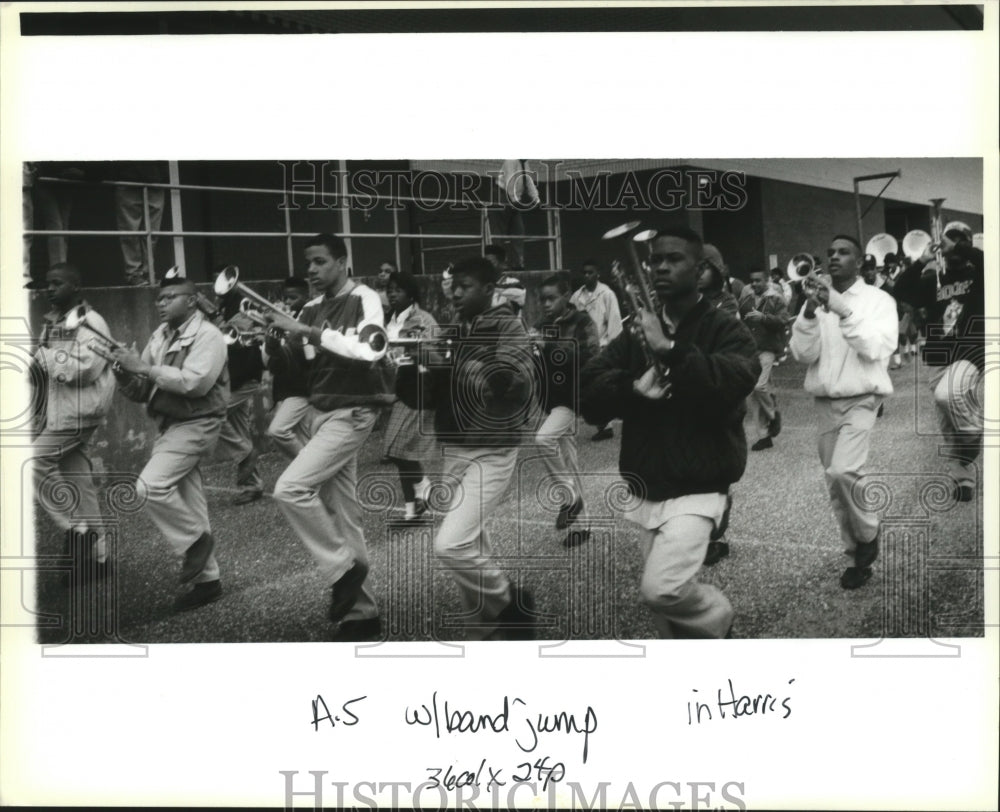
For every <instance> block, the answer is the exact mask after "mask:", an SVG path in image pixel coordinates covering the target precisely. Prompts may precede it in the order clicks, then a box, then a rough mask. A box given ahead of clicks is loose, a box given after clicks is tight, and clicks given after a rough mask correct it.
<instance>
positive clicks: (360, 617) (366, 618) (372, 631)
mask: <svg viewBox="0 0 1000 812" xmlns="http://www.w3.org/2000/svg"><path fill="white" fill-rule="evenodd" d="M305 258H306V262H307V263H308V277H309V282H310V285H311V287H312V289H313V291H314V292H316V293H318V294H319V295H318V296H317V297H316V298H315V299H312V300H311V301H310V302H308V303H307V304H306V305H305V307H303V308H302V312H301V313H300V315H299V319H298V320H296V319H293V318H292V317H291V316H287V315H285V314H283V313H277V312H272V313H270V314H268V320H269V321H270V322H271V324H272V325H273V326H274V327H277V328H278V329H279V330H283V331H284V332H285V333H286V334H287V340H286V341H285V342H284V343H282V342H280V341H279V340H277V339H276V338H274V337H268V338H267V339H266V341H265V349H266V352H267V355H268V356H269V361H268V363H269V365H270V367H271V369H272V370H275V371H278V372H287V373H289V374H292V375H301V376H304V378H305V381H306V388H307V391H308V397H309V410H308V411H307V413H306V415H305V418H304V419H303V423H302V426H303V429H304V430H305V432H306V434H307V436H308V437H309V441H308V443H307V444H306V446H305V447H304V448H303V449H302V450H301V451H300V452H299V453H298V455H297V456H296V457H295V459H294V460H292V462H291V463H290V464H289V466H288V468H286V469H285V471H284V473H283V474H282V475H281V477H279V479H278V482H277V484H276V485H275V486H274V498H275V500H276V501H277V503H278V506H279V507H280V508H281V512H282V513H284V514H285V518H286V519H287V520H288V523H289V524H290V525H291V526H292V529H293V530H295V533H296V535H298V537H299V539H301V541H302V543H303V544H304V545H305V547H306V549H308V550H309V552H310V553H312V555H313V558H315V559H316V562H317V564H318V566H319V569H320V572H321V573H322V574H323V576H324V577H325V578H326V579H327V580H328V581H329V582H330V583H331V584H332V585H333V586H332V588H331V598H330V608H329V618H330V620H331V621H332V622H334V623H339V624H340V625H339V627H338V629H337V631H336V632H335V639H337V640H344V641H347V640H363V639H366V638H370V637H373V636H376V635H378V634H380V633H381V628H382V623H381V619H380V617H379V613H378V607H377V605H376V603H375V598H374V596H373V595H372V593H371V592H370V591H369V590H368V589H367V588H366V587H365V579H366V578H367V576H368V550H367V548H366V546H365V537H364V530H363V526H362V511H361V505H360V504H359V503H358V495H357V479H358V469H357V466H358V451H359V450H360V449H361V447H362V446H363V445H364V443H365V442H366V441H367V439H368V437H369V435H370V434H371V431H372V428H373V427H374V426H375V419H376V416H377V414H378V411H377V410H378V408H379V407H381V406H384V405H386V404H388V403H390V402H391V401H392V399H393V395H392V394H391V393H390V391H389V385H390V376H389V374H388V373H387V369H386V366H385V365H383V364H382V363H376V362H380V361H381V359H382V357H383V356H384V355H385V349H384V348H382V349H381V350H378V351H377V350H375V349H373V348H372V346H371V344H370V343H369V339H370V338H371V337H372V336H374V335H376V334H380V333H382V332H383V324H384V321H383V314H382V302H381V301H380V299H379V296H378V294H377V293H376V292H375V291H374V290H372V289H371V288H369V287H367V286H365V285H359V284H355V283H354V282H353V281H352V280H351V279H350V278H349V276H348V273H347V246H346V245H345V243H344V241H343V240H342V239H341V238H340V237H338V236H335V235H333V234H317V235H316V236H315V237H313V238H312V239H310V240H309V242H308V243H307V244H306V248H305ZM303 338H305V339H306V340H307V341H308V344H307V345H306V346H303V345H302V343H301V342H302V339H303ZM309 356H312V358H310V357H309Z"/></svg>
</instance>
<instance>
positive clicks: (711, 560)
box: [704, 541, 729, 567]
mask: <svg viewBox="0 0 1000 812" xmlns="http://www.w3.org/2000/svg"><path fill="white" fill-rule="evenodd" d="M727 555H729V542H726V541H710V542H708V549H707V550H705V561H704V564H705V566H706V567H711V566H712V565H713V564H718V563H719V562H720V561H721V560H722V559H723V558H725V557H726V556H727Z"/></svg>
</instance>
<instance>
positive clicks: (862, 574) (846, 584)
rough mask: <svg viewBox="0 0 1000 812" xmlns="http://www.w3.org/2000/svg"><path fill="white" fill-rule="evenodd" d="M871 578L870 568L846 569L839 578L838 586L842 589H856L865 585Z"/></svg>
mask: <svg viewBox="0 0 1000 812" xmlns="http://www.w3.org/2000/svg"><path fill="white" fill-rule="evenodd" d="M871 577H872V568H871V567H848V568H847V569H846V570H844V574H843V575H841V576H840V585H841V586H842V587H843V588H844V589H857V588H858V587H860V586H864V585H865V584H867V583H868V581H869V579H870V578H871Z"/></svg>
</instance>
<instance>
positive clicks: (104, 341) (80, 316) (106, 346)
mask: <svg viewBox="0 0 1000 812" xmlns="http://www.w3.org/2000/svg"><path fill="white" fill-rule="evenodd" d="M66 327H67V329H69V330H76V329H77V328H79V327H86V328H87V329H88V330H90V332H92V333H93V334H94V335H95V336H96V337H97V338H96V339H91V340H90V341H88V342H87V346H88V347H89V348H90V350H91V351H92V352H93V353H94V354H95V355H99V356H100V357H101V358H103V359H104V360H105V361H107V362H108V363H110V364H111V369H112V370H114V371H115V372H117V373H118V374H119V375H122V374H134V375H135V376H136V377H137V378H145V377H146V376H145V375H139V374H138V373H126V372H125V369H124V368H123V367H122V365H121V364H120V363H119V362H118V361H117V360H116V359H115V357H114V356H113V355H112V354H111V350H127V349H128V347H126V346H125V345H124V344H122V343H120V342H118V341H115V340H114V339H113V338H111V337H110V336H107V335H105V334H104V333H102V332H101V331H100V330H98V329H97V328H96V327H94V326H93V325H91V323H90V322H89V321H87V308H86V306H85V305H82V304H79V305H77V306H76V307H74V308H73V309H72V310H70V311H69V313H67V314H66Z"/></svg>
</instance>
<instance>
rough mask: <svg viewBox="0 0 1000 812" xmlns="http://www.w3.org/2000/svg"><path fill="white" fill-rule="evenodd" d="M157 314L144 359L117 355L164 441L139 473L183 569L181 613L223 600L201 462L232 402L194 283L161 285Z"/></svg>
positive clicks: (123, 380)
mask: <svg viewBox="0 0 1000 812" xmlns="http://www.w3.org/2000/svg"><path fill="white" fill-rule="evenodd" d="M156 309H157V313H158V314H159V317H160V320H161V322H162V324H161V325H160V326H159V327H158V328H157V329H156V330H155V332H154V333H153V335H152V336H151V337H150V339H149V343H148V344H147V345H146V348H145V349H144V350H143V351H142V355H141V356H140V355H139V354H138V353H137V352H136V351H135V348H134V346H133V347H132V348H130V349H129V348H121V349H118V350H116V351H115V352H114V356H115V360H116V361H117V362H118V365H119V366H120V367H121V369H122V371H121V372H116V375H117V376H118V378H119V385H120V387H121V389H122V392H123V393H124V394H125V396H126V397H128V398H129V399H130V400H134V401H136V402H137V403H145V404H146V410H147V411H148V412H149V415H150V417H152V418H153V420H154V421H156V425H157V428H158V429H159V435H158V436H157V438H156V443H155V444H154V445H153V454H152V456H151V457H150V459H149V462H147V463H146V467H145V468H144V469H143V470H142V473H141V474H140V475H139V482H138V490H139V495H140V497H145V499H146V504H147V508H148V510H149V515H150V518H151V519H152V520H153V523H154V524H155V525H156V527H157V529H159V531H160V532H161V533H162V534H163V536H164V537H165V538H166V540H167V542H168V543H169V544H170V546H171V548H172V549H173V551H174V553H175V554H176V555H177V557H178V559H179V560H180V563H181V572H180V579H179V580H180V584H181V586H182V587H185V591H183V592H181V594H180V595H178V597H177V599H176V601H175V602H174V609H175V610H176V611H178V612H184V611H187V610H189V609H195V608H197V607H199V606H203V605H205V604H207V603H211V602H212V601H215V600H218V599H219V598H220V597H222V582H221V581H220V580H219V564H218V562H217V561H216V560H215V555H214V549H215V539H214V538H213V537H212V528H211V525H210V523H209V520H208V502H207V500H206V499H205V491H204V488H203V487H202V480H201V467H200V466H201V461H202V459H203V458H205V457H206V456H207V455H209V454H211V452H212V450H213V448H214V447H215V444H216V441H217V440H218V439H219V432H220V430H221V428H222V421H223V420H225V417H226V405H227V403H228V401H229V372H228V369H227V367H226V343H225V341H224V340H223V338H222V333H221V332H220V331H219V328H217V327H216V326H215V325H214V324H212V323H211V322H210V321H209V320H208V319H207V318H205V316H204V315H203V314H202V312H201V311H200V310H199V309H198V297H197V291H196V289H195V286H194V283H193V282H190V281H188V280H187V279H184V278H183V277H176V278H171V279H164V280H163V281H162V282H161V283H160V295H159V296H158V297H157V299H156Z"/></svg>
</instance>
